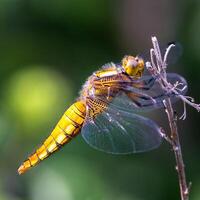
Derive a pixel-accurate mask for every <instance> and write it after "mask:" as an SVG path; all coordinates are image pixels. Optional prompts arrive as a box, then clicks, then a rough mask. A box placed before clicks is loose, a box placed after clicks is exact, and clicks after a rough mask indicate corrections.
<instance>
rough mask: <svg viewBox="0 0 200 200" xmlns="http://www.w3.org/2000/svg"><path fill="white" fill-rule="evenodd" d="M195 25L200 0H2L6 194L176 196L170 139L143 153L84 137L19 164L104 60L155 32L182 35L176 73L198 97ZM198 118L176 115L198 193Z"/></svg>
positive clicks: (104, 199) (10, 199)
mask: <svg viewBox="0 0 200 200" xmlns="http://www.w3.org/2000/svg"><path fill="white" fill-rule="evenodd" d="M199 23H200V3H199V1H197V0H196V1H195V0H193V1H173V0H170V1H167V0H163V1H159V0H156V1H154V2H151V1H139V0H134V1H128V0H125V1H120V0H119V1H113V0H110V1H106V0H85V1H81V0H68V1H64V0H57V1H54V0H43V1H39V0H17V1H16V0H0V26H1V29H0V47H1V48H0V89H1V90H0V97H1V98H0V109H1V112H0V176H1V179H0V200H29V199H30V200H42V199H48V200H51V199H52V200H55V199H59V200H62V199H65V200H79V199H80V200H112V199H115V200H145V199H148V200H156V199H158V200H160V199H162V200H165V199H166V200H167V199H178V198H179V191H178V183H177V176H176V172H175V170H174V157H173V154H172V152H171V150H170V148H169V146H168V145H167V144H166V143H163V145H162V146H161V147H160V148H159V149H157V150H155V151H152V152H148V153H144V154H138V155H128V156H113V155H109V154H104V153H102V152H98V151H96V150H93V149H92V148H90V147H89V146H88V145H87V144H85V143H84V141H83V140H82V138H81V137H80V136H78V137H77V138H76V139H74V140H73V141H72V142H71V143H69V144H68V145H66V146H65V147H64V148H63V149H62V150H61V151H60V152H59V153H56V154H55V156H52V157H51V158H50V159H48V160H46V161H44V162H42V163H41V164H40V165H39V166H38V167H36V168H34V169H32V170H31V171H30V172H28V173H27V174H25V175H23V176H18V175H17V174H16V170H17V167H18V166H19V164H20V162H21V161H22V160H23V159H25V158H26V156H27V155H28V154H29V153H30V152H31V151H33V149H35V148H36V147H37V145H38V144H39V143H41V141H42V140H43V139H44V138H45V137H46V136H47V135H48V134H49V133H50V131H51V129H52V128H53V127H54V125H55V124H56V122H57V121H58V119H59V117H60V116H61V115H62V113H63V112H64V111H65V109H67V107H68V106H69V105H70V104H71V103H73V100H74V99H75V98H76V97H77V96H78V91H79V90H80V89H81V85H82V84H83V83H84V81H85V80H86V78H87V77H88V76H89V75H90V74H91V73H92V72H93V71H95V70H97V69H98V68H99V67H101V65H103V64H105V63H107V62H110V61H114V62H119V61H120V59H121V58H122V57H123V56H124V55H125V54H138V53H141V52H140V51H142V50H144V51H145V48H146V49H148V48H149V46H150V36H151V35H154V34H155V35H156V36H157V37H158V39H159V40H160V41H161V42H163V43H166V42H168V41H172V40H179V41H180V42H181V44H182V46H183V50H184V53H183V56H182V58H181V60H180V62H178V64H177V65H175V66H170V67H171V68H170V71H174V72H178V73H181V74H182V75H183V76H185V77H186V79H187V81H188V83H189V94H190V95H191V96H194V97H195V99H196V100H197V101H199V102H200V95H199V92H198V91H199V75H200V67H199V66H200V57H199V52H200V39H199V35H200V26H199ZM162 114H163V113H162ZM157 118H158V121H159V119H160V121H164V120H165V118H162V117H161V116H160V115H159V116H158V117H157ZM199 119H200V118H199V114H198V113H196V112H195V111H194V110H192V109H188V118H187V120H186V121H184V122H182V121H180V122H179V131H180V133H181V142H182V145H183V153H184V159H185V164H186V172H187V176H188V181H190V180H191V181H192V182H193V187H192V190H191V199H192V200H198V199H199V198H200V192H199V191H200V190H199V185H200V175H199V168H200V162H199V153H200V149H199V141H200V135H199V128H198V121H199ZM164 122H165V121H164Z"/></svg>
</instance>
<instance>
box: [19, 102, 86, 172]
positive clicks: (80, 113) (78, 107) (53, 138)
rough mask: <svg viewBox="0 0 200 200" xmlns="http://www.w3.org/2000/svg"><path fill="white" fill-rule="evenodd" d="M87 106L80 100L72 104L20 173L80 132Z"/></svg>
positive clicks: (23, 165)
mask: <svg viewBox="0 0 200 200" xmlns="http://www.w3.org/2000/svg"><path fill="white" fill-rule="evenodd" d="M85 113H86V106H85V104H84V103H83V102H81V101H78V102H76V103H74V104H73V105H71V106H70V107H69V108H68V109H67V110H66V112H65V113H64V115H63V116H62V117H61V119H60V121H59V122H58V124H57V125H56V127H55V128H54V130H53V131H52V132H51V134H50V135H49V137H48V138H47V139H46V140H45V141H44V142H43V144H42V145H41V146H40V147H39V148H38V149H37V150H36V151H35V152H34V153H33V154H32V155H31V156H29V157H28V158H27V160H25V161H24V162H23V164H22V165H21V166H20V167H19V169H18V173H19V174H22V173H24V172H26V171H27V170H28V169H29V168H31V167H33V166H35V165H36V164H38V163H39V162H40V161H42V160H44V159H45V158H47V157H48V156H50V155H51V154H52V153H53V152H55V151H56V150H58V149H59V148H60V147H62V146H63V145H64V144H66V143H67V142H69V141H70V140H71V139H72V138H73V137H75V136H76V135H77V134H78V133H79V132H80V129H81V127H82V125H83V122H84V120H85Z"/></svg>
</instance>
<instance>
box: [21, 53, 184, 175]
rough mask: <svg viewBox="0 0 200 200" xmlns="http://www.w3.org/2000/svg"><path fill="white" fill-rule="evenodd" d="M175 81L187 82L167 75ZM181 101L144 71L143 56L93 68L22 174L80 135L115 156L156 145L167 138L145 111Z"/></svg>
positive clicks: (171, 74) (172, 81)
mask: <svg viewBox="0 0 200 200" xmlns="http://www.w3.org/2000/svg"><path fill="white" fill-rule="evenodd" d="M167 78H168V80H169V82H170V83H172V84H174V83H176V82H177V81H179V82H181V83H182V84H184V85H185V90H183V91H181V92H182V94H185V93H186V90H187V83H186V81H185V79H184V78H183V77H182V76H180V75H178V74H175V73H168V74H167ZM165 98H171V100H172V102H176V101H177V100H178V98H177V96H176V95H175V94H173V93H169V92H168V93H167V92H165V91H163V90H162V89H161V88H160V86H159V84H158V83H157V80H156V77H153V76H152V75H150V74H146V73H145V60H144V58H142V57H141V56H132V55H128V56H125V57H124V58H123V59H122V61H121V63H119V64H115V63H108V64H105V65H103V66H102V67H101V69H99V70H97V71H96V72H94V73H93V74H92V75H91V76H90V77H89V78H88V79H87V81H86V82H85V84H84V85H83V87H82V89H81V91H80V96H79V97H78V98H77V99H76V101H75V102H74V103H73V104H72V105H71V106H70V107H69V108H68V109H67V110H66V111H65V112H64V114H63V115H62V117H61V119H60V120H59V121H58V123H57V125H56V126H55V128H54V129H53V131H52V132H51V134H50V135H49V136H48V137H47V139H46V140H45V141H44V142H43V143H42V144H41V146H40V147H39V148H38V149H37V150H36V151H34V153H33V154H31V155H30V156H28V158H27V159H26V160H25V161H24V162H23V163H22V164H21V166H20V167H19V168H18V173H19V174H23V173H24V172H26V171H27V170H29V169H30V168H31V167H33V166H35V165H37V164H38V163H40V162H41V161H42V160H44V159H46V158H47V157H49V156H50V155H52V154H53V153H54V152H56V151H58V150H59V149H60V148H61V147H62V146H63V145H65V144H67V143H68V142H70V141H71V140H72V139H73V138H75V137H76V136H77V135H78V134H79V133H81V135H82V137H83V138H84V140H85V141H86V143H88V144H89V145H90V146H92V147H93V148H95V149H98V150H101V151H104V152H107V153H112V154H131V153H139V152H145V151H150V150H152V149H155V148H157V147H158V146H159V145H160V144H161V142H162V140H163V137H162V134H161V130H160V127H159V125H158V124H157V123H156V122H155V121H153V120H151V119H149V118H147V117H144V116H142V112H146V111H151V110H154V109H157V108H163V107H164V104H163V100H164V99H165Z"/></svg>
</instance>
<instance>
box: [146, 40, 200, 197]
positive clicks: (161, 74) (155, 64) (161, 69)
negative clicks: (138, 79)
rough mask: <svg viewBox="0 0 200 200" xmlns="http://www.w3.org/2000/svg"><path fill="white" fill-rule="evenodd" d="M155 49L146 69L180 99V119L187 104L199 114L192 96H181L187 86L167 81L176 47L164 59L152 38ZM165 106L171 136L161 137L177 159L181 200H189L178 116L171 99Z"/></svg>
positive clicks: (172, 45) (164, 102)
mask: <svg viewBox="0 0 200 200" xmlns="http://www.w3.org/2000/svg"><path fill="white" fill-rule="evenodd" d="M152 44H153V48H152V49H150V58H151V61H148V62H146V67H147V70H148V71H149V73H150V74H151V75H152V76H153V77H155V78H156V81H157V82H158V83H159V85H160V87H161V88H162V89H163V90H164V91H165V92H166V93H167V94H174V95H176V97H177V98H179V99H180V100H181V101H182V102H183V109H184V111H183V114H182V115H181V116H180V117H179V119H182V120H185V119H186V104H187V105H190V106H192V107H193V108H195V109H196V110H197V111H198V112H199V111H200V104H196V103H195V102H194V99H193V98H192V97H190V96H184V95H182V94H181V92H183V91H184V90H186V89H187V86H186V85H185V84H184V83H182V82H179V81H177V82H176V83H174V84H171V83H170V82H168V80H167V72H166V70H167V57H168V55H169V52H170V50H171V49H172V48H173V47H174V46H175V45H174V44H171V45H169V46H168V47H167V49H166V51H165V54H164V56H163V58H162V55H161V51H160V47H159V44H158V40H157V38H156V37H152ZM163 104H164V106H165V111H166V114H167V117H168V121H169V126H170V130H171V133H170V135H166V134H165V133H164V131H163V130H162V129H161V135H162V137H163V138H165V140H166V141H168V142H169V144H170V145H171V146H172V149H173V151H174V155H175V159H176V167H175V169H176V171H177V173H178V180H179V187H180V195H181V200H189V190H190V187H191V183H189V184H187V181H186V176H185V165H184V162H183V156H182V151H181V145H180V141H179V135H178V129H177V123H176V122H177V115H176V114H175V111H174V110H173V107H172V102H171V99H170V97H168V98H166V99H165V100H164V101H163Z"/></svg>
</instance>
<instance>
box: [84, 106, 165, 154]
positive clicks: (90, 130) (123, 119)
mask: <svg viewBox="0 0 200 200" xmlns="http://www.w3.org/2000/svg"><path fill="white" fill-rule="evenodd" d="M81 133H82V136H83V138H84V140H85V141H86V142H87V143H88V144H89V145H90V146H92V147H94V148H96V149H98V150H101V151H104V152H108V153H113V154H130V153H137V152H144V151H149V150H151V149H154V148H156V147H158V146H159V145H160V143H161V141H162V137H161V135H160V129H159V127H158V125H157V124H156V123H155V122H154V121H152V120H150V119H148V118H145V117H142V116H139V115H136V114H134V113H132V112H124V111H122V110H116V109H114V108H112V106H111V107H109V108H107V109H106V110H105V111H104V112H102V113H101V114H99V115H97V116H96V117H95V118H94V119H90V118H89V117H88V118H86V122H85V123H84V125H83V128H82V130H81Z"/></svg>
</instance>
